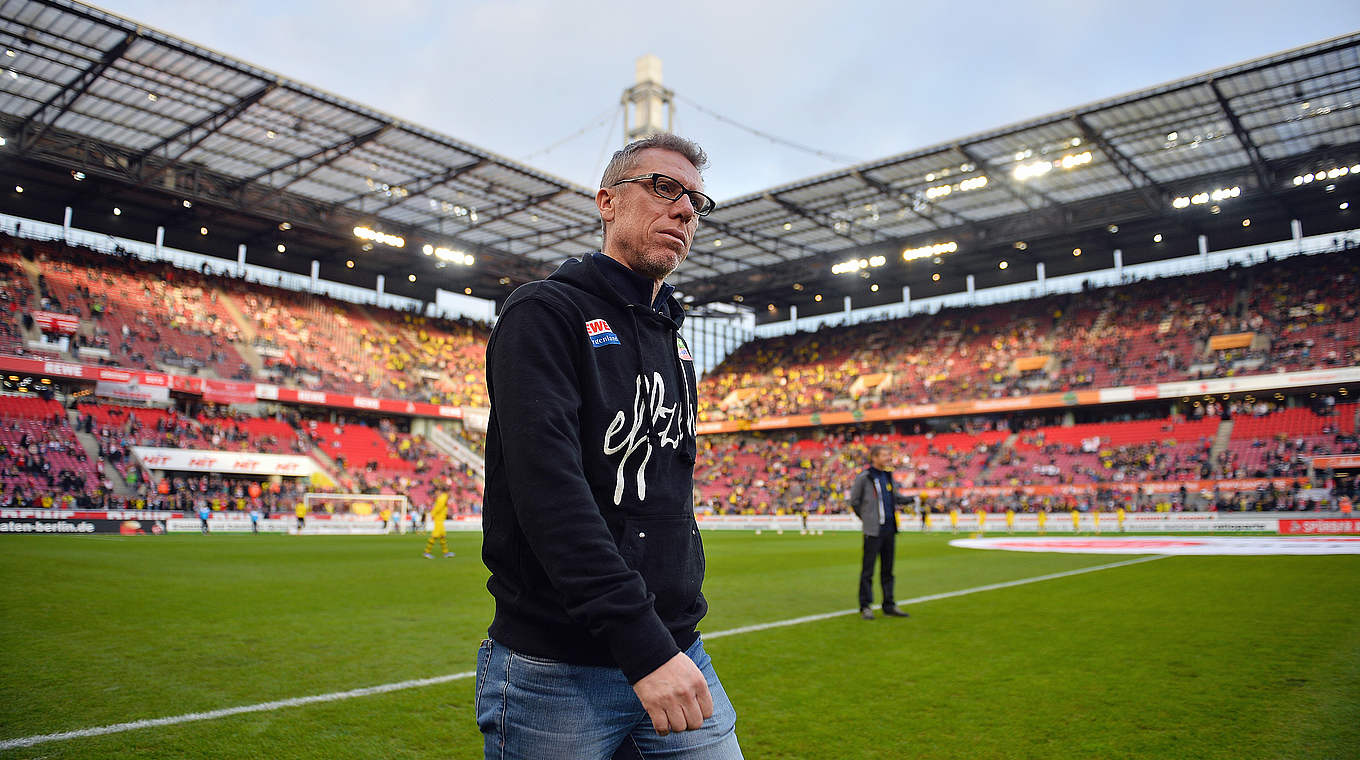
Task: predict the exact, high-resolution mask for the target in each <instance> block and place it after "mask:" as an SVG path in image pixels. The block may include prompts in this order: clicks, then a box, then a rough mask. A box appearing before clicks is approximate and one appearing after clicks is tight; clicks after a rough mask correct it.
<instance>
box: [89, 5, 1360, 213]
mask: <svg viewBox="0 0 1360 760" xmlns="http://www.w3.org/2000/svg"><path fill="white" fill-rule="evenodd" d="M95 4H97V5H99V6H100V7H103V8H104V9H106V10H109V11H112V12H114V13H117V14H119V15H122V16H125V17H127V18H130V19H132V20H134V21H137V22H140V23H142V24H145V25H147V26H151V27H155V28H157V29H160V30H161V31H164V32H167V33H170V34H172V35H175V36H177V37H182V38H184V39H187V40H189V41H191V42H194V43H197V44H199V45H203V46H205V47H209V48H212V49H215V50H217V51H219V52H222V53H225V54H227V55H230V56H232V57H235V58H238V59H241V60H244V61H246V62H248V63H251V64H254V65H257V66H260V67H263V68H265V69H269V70H271V71H273V72H275V73H277V74H279V75H282V76H284V77H286V78H288V79H292V80H296V81H299V82H302V83H305V84H308V85H311V86H313V87H319V88H321V89H324V90H328V91H330V92H332V93H335V94H336V95H339V96H342V97H344V98H347V99H350V100H354V101H357V102H360V103H363V104H365V105H367V106H370V107H373V108H376V109H378V110H381V111H384V112H386V113H388V114H390V115H392V116H395V117H397V118H398V119H401V120H403V121H407V122H411V123H415V124H419V125H421V126H424V127H427V128H430V129H433V130H435V131H438V132H442V133H444V134H447V135H449V136H451V137H454V138H456V139H458V140H461V141H463V142H466V143H470V144H472V145H475V146H477V147H480V148H483V149H486V150H489V151H491V152H494V153H497V154H499V155H502V156H505V157H507V158H510V159H514V160H517V161H522V162H524V163H527V164H528V165H530V166H532V167H534V168H536V169H539V170H541V171H544V172H547V173H549V174H553V175H556V176H558V177H562V178H565V179H567V180H570V181H572V182H574V183H577V184H579V185H584V186H587V187H594V186H596V184H597V183H598V181H599V175H600V173H601V171H602V170H603V168H604V164H605V162H606V161H607V159H608V156H609V152H610V151H612V150H614V149H617V148H618V147H619V146H620V145H621V143H622V139H623V137H622V135H623V127H622V116H621V113H619V112H618V111H617V110H616V109H617V107H618V103H619V98H620V96H621V95H622V93H623V91H624V89H625V88H627V87H629V86H631V85H632V84H633V77H634V61H635V60H636V59H637V58H638V57H639V56H642V55H646V54H654V55H657V56H658V57H660V58H661V60H662V64H663V66H664V84H665V86H667V87H669V88H670V89H672V90H674V91H675V94H676V101H677V102H676V122H675V131H676V132H677V133H679V134H682V135H685V136H686V137H690V138H691V139H694V140H696V141H698V142H699V143H700V144H701V145H702V146H703V147H704V148H705V149H706V151H707V152H708V154H709V157H710V164H711V165H710V168H709V169H708V171H706V172H705V189H706V190H707V192H708V194H709V195H712V196H713V197H714V198H717V199H718V200H719V201H720V202H721V201H722V200H723V199H728V198H734V197H738V196H743V195H747V194H750V193H755V192H759V191H761V190H765V189H768V188H771V187H775V186H778V185H783V184H788V183H791V182H796V181H799V180H802V179H805V178H808V177H811V176H814V175H817V174H822V173H825V172H830V171H836V170H838V169H842V168H845V167H846V166H848V165H850V164H851V163H852V162H859V161H868V160H874V159H880V158H884V157H887V156H891V155H896V154H899V153H906V152H910V151H914V150H917V149H921V148H925V147H929V146H932V145H936V144H938V143H942V142H946V141H952V140H956V139H958V138H961V137H965V136H967V135H970V134H974V133H977V132H982V131H987V130H991V129H994V128H997V127H1002V126H1006V125H1009V124H1013V123H1016V122H1020V121H1024V120H1027V119H1030V118H1033V117H1038V116H1042V115H1045V114H1049V113H1053V112H1057V111H1065V110H1069V109H1072V108H1075V107H1077V106H1081V105H1084V104H1087V103H1090V102H1093V101H1098V100H1102V99H1105V98H1110V97H1114V96H1117V95H1121V94H1124V93H1127V92H1130V91H1134V90H1141V89H1145V88H1148V87H1152V86H1155V85H1158V84H1161V83H1164V82H1167V81H1171V80H1175V79H1181V78H1184V77H1187V76H1192V75H1194V74H1198V73H1201V72H1205V71H1209V70H1212V69H1216V68H1220V67H1222V66H1227V65H1231V64H1234V63H1239V62H1241V61H1245V60H1249V59H1252V58H1257V57H1260V56H1263V55H1268V54H1271V53H1275V52H1279V51H1282V50H1286V49H1289V48H1293V47H1297V46H1299V45H1305V44H1308V43H1312V42H1318V41H1320V40H1324V39H1327V38H1330V37H1334V36H1337V35H1340V34H1346V33H1350V32H1354V31H1356V30H1357V29H1360V3H1357V2H1354V0H1341V1H1333V0H1291V1H1290V2H1281V1H1280V0H1268V1H1261V0H1238V1H1237V2H1233V3H1219V4H1208V3H1184V2H1153V3H1146V4H1145V3H1135V2H1128V1H1127V0H1124V1H1121V2H1099V1H1095V0H1087V2H1085V3H1072V2H1067V1H1054V0H1017V1H1016V2H1000V1H996V2H978V1H977V0H955V1H954V2H931V3H925V2H891V3H867V2H853V1H849V0H842V2H823V1H822V0H782V1H781V2H765V1H764V0H750V1H747V0H725V1H723V0H690V1H689V2H666V3H651V2H636V1H634V2H614V1H613V0H600V1H598V2H577V3H573V2H552V1H551V0H504V1H502V2H463V1H454V0H445V1H440V0H381V1H380V2H374V1H373V0H234V1H233V2H229V3H224V2H221V0H173V1H171V0H98V1H97V2H96V3H95ZM705 111H707V112H708V113H705ZM611 114H612V116H613V118H612V119H611V118H610V117H611ZM710 114H718V115H720V116H721V117H723V119H725V120H726V121H724V120H720V119H718V118H715V117H714V116H712V115H710ZM729 122H736V123H738V124H741V125H744V126H746V127H749V128H752V129H755V130H759V131H761V132H763V133H766V134H768V135H773V136H775V137H777V138H779V139H780V140H783V141H787V142H791V143H796V144H798V145H801V146H804V147H806V148H811V149H814V150H817V151H821V152H822V153H824V154H830V155H831V158H828V157H827V156H824V155H816V154H813V153H811V152H807V151H803V150H798V149H795V148H792V147H788V146H787V145H784V144H781V143H779V142H775V141H773V140H770V139H767V138H765V137H761V136H757V135H754V134H751V133H750V132H748V131H745V130H743V129H741V128H739V127H737V126H733V125H732V124H731V123H729ZM550 148H551V149H550Z"/></svg>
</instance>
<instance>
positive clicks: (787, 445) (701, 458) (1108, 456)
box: [695, 399, 1360, 514]
mask: <svg viewBox="0 0 1360 760" xmlns="http://www.w3.org/2000/svg"><path fill="white" fill-rule="evenodd" d="M1232 406H1233V408H1236V409H1238V410H1239V411H1241V412H1242V413H1243V414H1245V415H1246V419H1249V420H1251V419H1255V420H1257V421H1258V422H1260V423H1271V422H1273V421H1280V420H1282V418H1285V417H1288V416H1290V415H1293V416H1294V418H1295V419H1293V420H1292V421H1291V420H1282V421H1281V422H1280V425H1279V426H1280V427H1284V428H1287V429H1292V430H1301V429H1313V430H1316V431H1317V432H1318V434H1317V435H1301V434H1290V433H1287V432H1284V431H1283V430H1282V431H1280V432H1275V433H1271V434H1269V435H1267V436H1264V437H1259V436H1255V435H1248V436H1247V437H1246V438H1245V439H1244V440H1243V441H1242V444H1243V445H1244V446H1246V447H1249V448H1250V449H1259V450H1261V451H1262V452H1263V455H1262V456H1260V457H1258V458H1256V459H1254V460H1252V462H1250V463H1248V462H1244V461H1243V457H1241V456H1240V455H1239V454H1238V453H1237V452H1235V451H1234V450H1233V449H1232V448H1230V447H1225V448H1223V450H1222V451H1221V452H1220V453H1219V454H1218V456H1217V457H1213V456H1211V453H1212V451H1213V449H1214V436H1215V434H1216V432H1217V426H1218V420H1217V419H1216V418H1210V419H1207V420H1205V421H1202V422H1195V421H1187V420H1182V419H1178V418H1165V419H1160V420H1149V421H1145V422H1143V423H1138V432H1133V433H1131V432H1130V430H1131V428H1132V425H1131V424H1130V423H1111V424H1106V425H1102V424H1087V425H1082V426H1077V427H1072V428H1062V427H1044V426H1040V425H1038V424H1032V425H1031V426H1030V427H1029V428H1027V429H1023V430H1020V431H1018V432H1016V433H1015V434H1014V435H1011V434H1010V433H1009V432H1008V431H996V430H995V429H989V428H991V427H992V425H990V424H989V423H983V424H982V425H980V426H978V427H975V428H971V429H962V430H957V431H955V432H947V433H929V434H924V435H922V434H913V435H902V434H897V433H883V434H874V435H857V434H855V433H853V432H851V433H846V434H842V435H808V434H804V435H803V436H800V435H798V434H796V433H790V434H782V435H769V434H752V435H746V434H743V435H716V436H705V437H704V438H702V439H700V446H699V455H698V464H697V465H696V468H695V493H696V497H695V498H696V505H697V506H698V507H699V508H700V509H703V510H706V511H709V512H712V513H717V514H774V513H779V512H807V513H813V514H834V513H839V512H843V511H845V498H846V495H847V492H848V490H849V485H850V483H851V481H852V480H853V478H854V476H855V474H856V473H858V472H859V471H860V470H862V469H863V468H864V466H865V463H866V462H867V461H868V451H869V447H871V446H874V445H886V446H888V447H889V448H890V449H891V450H892V451H893V452H894V454H895V455H896V456H897V458H898V459H899V467H898V469H897V471H896V472H895V477H896V478H897V482H898V485H899V487H902V488H908V489H911V488H919V489H961V490H964V491H966V490H967V489H969V488H972V487H985V486H1000V487H1005V488H1008V489H1014V491H1013V492H1012V493H1011V494H1010V495H1009V496H1004V497H994V498H989V499H988V500H986V501H985V502H984V501H982V500H977V501H971V500H970V499H969V497H968V496H966V495H964V496H949V497H939V496H926V497H925V498H924V500H923V502H922V507H923V508H924V509H926V510H931V509H946V508H952V507H957V506H960V504H962V506H963V507H964V508H965V509H976V508H978V507H983V508H985V509H988V510H993V511H1003V510H1004V509H1006V508H1008V507H1009V508H1013V509H1018V510H1021V511H1024V510H1030V511H1033V510H1034V509H1041V508H1049V509H1055V508H1063V509H1066V508H1077V509H1090V508H1092V507H1093V506H1098V505H1117V506H1123V507H1124V508H1126V509H1129V510H1139V509H1159V508H1161V509H1171V508H1212V506H1213V505H1218V506H1219V507H1220V508H1224V509H1229V508H1244V507H1246V506H1249V507H1251V508H1271V509H1277V508H1304V505H1303V504H1302V502H1299V501H1294V500H1291V499H1292V496H1291V494H1292V493H1293V492H1294V490H1295V489H1290V490H1289V491H1286V492H1284V493H1275V494H1271V493H1270V491H1271V489H1267V488H1261V489H1256V488H1255V487H1253V489H1252V491H1251V492H1250V493H1245V492H1244V493H1240V494H1239V493H1237V492H1235V491H1234V492H1232V493H1212V494H1201V493H1198V492H1196V493H1193V494H1186V493H1183V491H1184V490H1185V489H1184V487H1183V486H1182V487H1181V489H1180V491H1181V492H1179V493H1178V492H1177V490H1176V489H1175V488H1174V485H1173V489H1172V491H1171V494H1172V496H1171V497H1167V498H1158V497H1156V496H1153V495H1150V494H1149V493H1142V492H1141V491H1139V490H1135V491H1133V492H1130V491H1128V489H1116V488H1114V487H1113V486H1115V485H1117V484H1148V483H1168V482H1169V483H1172V484H1175V483H1177V482H1185V481H1201V480H1223V479H1245V478H1287V479H1301V478H1303V477H1305V476H1306V475H1308V474H1309V460H1310V458H1311V457H1313V456H1316V455H1320V454H1346V453H1357V452H1360V441H1358V439H1357V431H1356V426H1357V423H1356V416H1357V410H1360V405H1357V404H1355V403H1346V404H1341V405H1339V406H1338V405H1336V404H1328V403H1326V401H1325V399H1323V400H1322V401H1321V403H1319V404H1317V405H1315V406H1314V408H1313V409H1312V410H1304V409H1298V408H1296V409H1289V410H1286V409H1283V408H1276V405H1275V404H1274V403H1273V402H1259V403H1255V404H1250V403H1247V402H1240V403H1234V404H1233V405H1232ZM1223 411H1224V413H1226V414H1230V413H1231V409H1229V408H1224V409H1223ZM1299 415H1307V417H1308V418H1310V420H1311V421H1312V422H1314V425H1313V427H1312V428H1307V425H1306V424H1301V422H1300V420H1299V419H1298V417H1299ZM1038 420H1039V418H1035V421H1036V422H1037V421H1038ZM1121 425H1122V426H1124V427H1123V428H1122V429H1121ZM1178 435H1179V436H1189V437H1190V440H1179V439H1178V438H1177V436H1178ZM1112 436H1115V437H1118V438H1120V439H1125V438H1129V437H1135V438H1137V437H1142V438H1145V440H1136V441H1128V440H1121V442H1119V443H1117V444H1116V443H1114V442H1113V441H1112ZM1315 475H1319V476H1320V475H1321V474H1320V473H1315ZM1354 485H1355V484H1353V483H1349V484H1348V483H1344V482H1343V483H1342V484H1341V487H1342V489H1343V490H1344V489H1348V488H1350V489H1353V488H1354ZM1027 486H1090V488H1085V489H1071V490H1074V491H1080V490H1085V491H1090V492H1091V493H1089V494H1084V495H1083V494H1080V493H1068V494H1056V495H1055V494H1045V495H1041V496H1033V497H1030V496H1026V495H1025V494H1024V493H1023V490H1024V487H1027ZM964 502H968V503H964ZM1266 505H1269V506H1268V507H1267V506H1266Z"/></svg>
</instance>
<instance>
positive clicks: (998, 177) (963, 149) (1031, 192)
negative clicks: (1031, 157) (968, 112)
mask: <svg viewBox="0 0 1360 760" xmlns="http://www.w3.org/2000/svg"><path fill="white" fill-rule="evenodd" d="M954 150H957V151H958V152H959V155H961V156H963V157H964V158H966V159H968V163H970V164H973V165H974V166H976V167H978V168H979V169H981V170H982V171H983V172H985V173H986V174H987V177H988V178H989V179H991V180H994V181H996V183H997V184H998V185H1000V186H1001V188H1002V189H1003V190H1005V191H1006V192H1008V193H1010V194H1011V196H1012V197H1014V198H1015V199H1016V200H1018V201H1020V202H1021V203H1023V204H1025V208H1027V209H1029V210H1030V211H1034V210H1035V209H1036V208H1038V207H1037V206H1035V205H1034V204H1033V203H1031V202H1030V198H1031V197H1033V198H1038V199H1039V200H1041V201H1043V202H1044V203H1045V204H1047V205H1049V206H1053V207H1054V208H1062V204H1061V203H1058V202H1057V201H1055V200H1053V199H1052V198H1050V197H1048V196H1047V195H1045V194H1044V193H1042V192H1040V191H1038V190H1036V189H1034V188H1032V187H1024V188H1022V187H1018V186H1016V184H1015V181H1014V180H1012V179H1011V178H1010V175H1009V174H1007V173H1006V172H1004V171H1000V172H999V171H996V170H995V169H994V168H992V166H991V165H990V164H988V163H987V162H986V161H983V160H982V159H981V158H978V157H977V155H976V154H974V153H973V152H972V151H971V150H969V149H968V146H967V145H964V144H962V143H960V144H958V145H955V146H954Z"/></svg>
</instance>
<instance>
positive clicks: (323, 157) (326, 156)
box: [238, 124, 392, 190]
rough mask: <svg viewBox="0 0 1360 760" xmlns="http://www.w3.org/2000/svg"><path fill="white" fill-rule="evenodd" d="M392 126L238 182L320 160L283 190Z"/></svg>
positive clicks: (323, 149)
mask: <svg viewBox="0 0 1360 760" xmlns="http://www.w3.org/2000/svg"><path fill="white" fill-rule="evenodd" d="M391 126H392V125H391V124H383V125H382V126H380V127H377V128H376V129H370V130H369V131H367V132H364V133H363V134H360V135H354V136H353V137H348V138H346V139H345V140H343V141H341V142H338V143H336V144H335V145H327V146H326V147H324V148H320V149H318V150H315V151H312V152H311V153H309V154H307V155H305V156H297V157H296V158H292V159H289V160H288V161H285V162H283V163H281V164H279V165H278V166H274V167H271V168H269V169H265V170H264V171H262V172H257V173H256V174H252V175H251V176H249V177H244V178H242V179H241V180H240V181H239V182H238V184H239V185H241V186H243V187H244V186H245V185H249V184H252V183H254V182H258V181H260V180H262V179H264V178H265V177H268V176H269V175H271V174H277V173H279V172H285V171H288V170H289V169H294V168H296V167H299V166H301V165H303V164H305V163H307V162H308V161H319V162H320V163H318V164H317V165H316V166H313V167H311V168H310V169H308V170H307V171H306V172H300V173H298V174H297V175H296V176H294V177H292V178H290V179H289V181H288V182H287V183H285V184H284V185H283V187H280V188H278V189H279V190H282V189H283V188H284V187H288V186H289V185H291V184H293V183H294V182H296V181H298V180H299V179H301V178H302V177H304V176H306V175H307V174H310V173H312V172H314V171H316V170H317V169H319V168H321V167H322V166H325V165H326V164H329V163H331V162H332V161H335V160H336V159H338V158H340V157H341V156H344V155H347V154H348V153H349V152H350V151H352V150H354V149H355V148H358V147H360V146H363V145H365V144H367V143H370V142H373V141H374V140H376V139H378V137H379V136H380V135H381V134H382V133H383V132H386V131H387V130H388V129H390V128H391Z"/></svg>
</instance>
